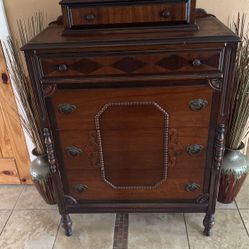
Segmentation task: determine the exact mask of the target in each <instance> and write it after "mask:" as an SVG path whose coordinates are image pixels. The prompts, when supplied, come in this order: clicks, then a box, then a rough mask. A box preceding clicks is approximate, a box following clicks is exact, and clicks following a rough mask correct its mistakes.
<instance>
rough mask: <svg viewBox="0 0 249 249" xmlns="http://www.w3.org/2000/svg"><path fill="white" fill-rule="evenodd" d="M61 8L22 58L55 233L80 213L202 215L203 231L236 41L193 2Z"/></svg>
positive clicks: (212, 198)
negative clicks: (46, 168) (49, 180)
mask: <svg viewBox="0 0 249 249" xmlns="http://www.w3.org/2000/svg"><path fill="white" fill-rule="evenodd" d="M61 4H62V10H63V23H62V21H59V20H58V21H57V22H54V23H52V24H50V25H49V27H48V28H47V29H46V30H44V31H43V32H42V33H41V34H39V35H38V36H37V37H35V38H34V39H33V40H32V41H30V43H28V44H27V45H26V46H25V47H24V51H25V56H26V60H27V64H28V69H29V73H30V77H31V79H32V82H33V89H34V92H35V94H36V97H37V103H38V107H39V111H40V122H41V127H42V132H43V134H44V138H45V144H46V148H47V153H48V159H49V162H50V164H51V172H52V174H53V181H54V185H55V188H56V194H57V199H58V206H59V211H60V213H61V215H62V223H63V227H64V228H65V231H66V235H68V236H69V235H71V234H72V222H71V219H70V216H69V214H70V213H81V212H82V213H83V212H84V213H87V212H203V213H206V216H205V219H204V226H205V230H204V234H205V235H210V230H211V228H212V226H213V225H214V213H215V205H216V197H217V189H218V181H219V172H220V166H221V162H222V156H223V150H224V137H225V131H226V123H227V116H228V112H229V111H228V110H229V98H230V94H231V91H232V87H233V67H234V62H235V53H236V47H237V43H238V38H237V37H236V36H235V35H234V34H233V33H232V32H231V31H230V30H229V29H228V28H227V27H225V26H224V25H223V24H222V23H221V22H220V21H218V20H217V19H216V18H215V17H214V16H211V15H207V14H205V13H204V12H203V11H200V10H199V11H196V9H195V1H193V0H168V1H167V0H164V1H160V0H158V1H146V0H144V1H132V0H123V1H121V0H119V1H115V0H85V1H77V0H71V1H69V0H67V1H66V0H63V1H62V2H61ZM165 225H167V224H165Z"/></svg>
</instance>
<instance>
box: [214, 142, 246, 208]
mask: <svg viewBox="0 0 249 249" xmlns="http://www.w3.org/2000/svg"><path fill="white" fill-rule="evenodd" d="M243 148H244V144H242V145H241V146H240V149H238V150H232V149H228V148H227V149H226V150H225V154H224V160H223V164H222V168H221V177H220V189H219V195H218V201H219V202H221V203H224V204H229V203H232V202H233V201H234V200H235V198H236V196H237V194H238V193H239V191H240V189H241V186H242V185H243V183H244V181H245V179H246V176H247V174H248V170H249V161H248V159H247V158H246V156H245V155H244V154H242V153H241V150H242V149H243Z"/></svg>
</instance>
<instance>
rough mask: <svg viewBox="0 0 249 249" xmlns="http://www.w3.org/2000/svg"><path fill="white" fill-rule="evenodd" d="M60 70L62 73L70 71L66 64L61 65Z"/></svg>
mask: <svg viewBox="0 0 249 249" xmlns="http://www.w3.org/2000/svg"><path fill="white" fill-rule="evenodd" d="M58 69H59V71H60V72H61V73H63V72H66V71H67V70H68V66H67V65H66V64H61V65H59V66H58Z"/></svg>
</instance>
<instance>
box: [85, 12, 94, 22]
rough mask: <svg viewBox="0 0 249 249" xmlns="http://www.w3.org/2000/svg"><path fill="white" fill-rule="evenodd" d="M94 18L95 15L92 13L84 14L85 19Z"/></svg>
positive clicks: (91, 19) (90, 19)
mask: <svg viewBox="0 0 249 249" xmlns="http://www.w3.org/2000/svg"><path fill="white" fill-rule="evenodd" d="M95 18H96V16H95V15H94V14H93V13H90V14H87V15H85V20H86V21H93V20H94V19H95Z"/></svg>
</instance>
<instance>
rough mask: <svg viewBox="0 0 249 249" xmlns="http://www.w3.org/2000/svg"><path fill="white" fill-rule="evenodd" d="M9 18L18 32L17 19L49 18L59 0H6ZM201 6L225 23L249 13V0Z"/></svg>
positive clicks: (200, 0)
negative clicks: (40, 14)
mask: <svg viewBox="0 0 249 249" xmlns="http://www.w3.org/2000/svg"><path fill="white" fill-rule="evenodd" d="M4 4H5V9H6V14H7V18H8V21H9V25H10V29H11V31H12V33H14V34H16V20H17V19H20V18H21V19H25V18H27V17H30V16H31V15H32V14H33V13H34V12H36V11H39V10H41V11H44V12H45V13H46V14H47V17H48V20H49V21H50V20H54V19H56V17H57V16H58V15H60V6H59V0H21V1H20V0H4ZM197 5H198V7H200V8H205V9H207V10H208V11H209V12H210V13H213V14H215V15H216V16H217V17H219V18H220V19H221V20H222V21H223V22H224V23H227V22H228V17H229V16H230V17H233V16H236V13H237V12H238V11H244V12H247V13H248V14H249V0H197Z"/></svg>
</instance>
